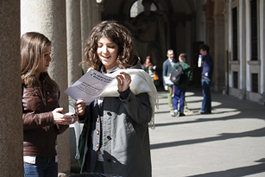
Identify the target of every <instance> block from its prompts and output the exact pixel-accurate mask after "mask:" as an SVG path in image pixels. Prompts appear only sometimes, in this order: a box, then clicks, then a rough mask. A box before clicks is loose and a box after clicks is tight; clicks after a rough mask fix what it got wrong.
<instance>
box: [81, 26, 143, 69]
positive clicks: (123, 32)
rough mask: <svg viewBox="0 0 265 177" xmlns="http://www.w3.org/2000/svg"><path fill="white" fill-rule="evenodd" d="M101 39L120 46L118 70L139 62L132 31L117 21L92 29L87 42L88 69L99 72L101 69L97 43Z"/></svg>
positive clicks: (86, 60) (85, 51)
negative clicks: (104, 38) (106, 39)
mask: <svg viewBox="0 0 265 177" xmlns="http://www.w3.org/2000/svg"><path fill="white" fill-rule="evenodd" d="M101 37H106V38H109V39H110V40H111V41H112V42H114V43H115V44H117V45H118V47H119V49H118V57H117V66H118V68H121V69H124V68H129V67H131V66H133V65H135V64H136V63H137V62H138V58H137V53H136V51H135V50H134V46H133V40H132V37H131V33H130V31H129V30H128V29H127V28H126V27H124V26H123V25H121V24H118V23H117V22H115V21H103V22H101V23H99V24H98V25H96V26H95V27H94V28H93V29H92V31H91V33H90V37H89V38H88V40H87V42H86V46H85V50H84V58H85V61H84V62H85V63H86V64H87V66H88V67H92V68H93V69H95V70H99V67H100V66H101V65H102V63H101V61H100V59H99V57H98V55H97V47H98V44H97V42H98V40H99V39H100V38H101Z"/></svg>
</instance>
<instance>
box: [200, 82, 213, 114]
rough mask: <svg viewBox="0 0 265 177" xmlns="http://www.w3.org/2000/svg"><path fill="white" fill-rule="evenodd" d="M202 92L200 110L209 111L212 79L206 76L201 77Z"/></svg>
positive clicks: (210, 107)
mask: <svg viewBox="0 0 265 177" xmlns="http://www.w3.org/2000/svg"><path fill="white" fill-rule="evenodd" d="M201 82H202V94H203V100H202V107H201V111H202V112H211V111H212V105H211V102H212V98H211V90H210V88H211V82H212V80H211V79H210V78H208V77H203V78H202V81H201Z"/></svg>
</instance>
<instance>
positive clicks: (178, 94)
mask: <svg viewBox="0 0 265 177" xmlns="http://www.w3.org/2000/svg"><path fill="white" fill-rule="evenodd" d="M185 92H186V88H185V87H177V86H174V95H173V108H174V110H178V101H179V112H181V113H183V111H184V101H185Z"/></svg>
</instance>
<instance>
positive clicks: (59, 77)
mask: <svg viewBox="0 0 265 177" xmlns="http://www.w3.org/2000/svg"><path fill="white" fill-rule="evenodd" d="M20 2H21V33H22V34H23V33H25V32H28V31H36V32H40V33H43V34H44V35H45V36H47V37H48V38H49V39H50V40H51V41H52V54H51V58H52V62H51V65H50V67H49V71H48V72H49V74H50V76H51V78H52V79H54V80H55V81H56V82H57V83H58V85H59V87H60V90H61V97H60V105H61V107H63V108H64V111H65V112H68V97H67V95H66V94H64V93H63V91H64V90H65V89H66V88H67V86H68V81H67V52H66V10H65V9H66V2H65V1H64V0H57V1H53V0H34V1H29V0H21V1H20ZM57 144H58V146H57V152H58V159H59V163H58V165H59V172H63V173H66V174H67V173H69V172H70V138H69V130H66V131H65V132H64V133H63V134H62V135H59V136H58V142H57Z"/></svg>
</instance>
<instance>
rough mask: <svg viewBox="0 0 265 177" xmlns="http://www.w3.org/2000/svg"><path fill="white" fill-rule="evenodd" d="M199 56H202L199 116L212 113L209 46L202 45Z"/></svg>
mask: <svg viewBox="0 0 265 177" xmlns="http://www.w3.org/2000/svg"><path fill="white" fill-rule="evenodd" d="M199 49H200V54H201V55H202V80H201V84H202V94H203V101H202V107H201V111H200V113H201V114H211V113H212V105H211V102H212V98H211V82H212V73H213V59H212V57H211V56H210V55H209V49H210V48H209V46H208V45H206V44H202V45H201V46H200V47H199Z"/></svg>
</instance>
